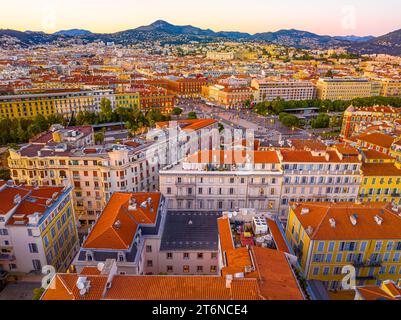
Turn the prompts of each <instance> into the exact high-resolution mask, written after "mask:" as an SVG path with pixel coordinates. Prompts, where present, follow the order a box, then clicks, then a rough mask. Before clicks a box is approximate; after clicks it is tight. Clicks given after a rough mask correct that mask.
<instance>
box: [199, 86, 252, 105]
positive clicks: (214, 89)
mask: <svg viewBox="0 0 401 320" xmlns="http://www.w3.org/2000/svg"><path fill="white" fill-rule="evenodd" d="M254 91H255V90H254V89H253V88H251V87H247V86H238V87H232V86H227V85H220V84H215V85H212V86H204V87H202V97H204V98H206V99H207V100H209V101H211V102H215V103H216V104H218V105H220V106H224V107H226V108H235V107H243V105H244V103H245V102H246V101H252V100H253V95H254Z"/></svg>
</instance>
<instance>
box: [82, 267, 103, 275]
mask: <svg viewBox="0 0 401 320" xmlns="http://www.w3.org/2000/svg"><path fill="white" fill-rule="evenodd" d="M100 273H101V271H100V270H99V269H98V268H97V267H90V266H88V267H84V268H83V269H82V271H81V275H87V276H98V275H100Z"/></svg>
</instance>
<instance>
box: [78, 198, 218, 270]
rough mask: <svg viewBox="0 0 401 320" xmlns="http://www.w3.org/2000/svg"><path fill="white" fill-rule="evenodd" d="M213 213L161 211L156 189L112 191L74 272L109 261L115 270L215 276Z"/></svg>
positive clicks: (163, 202) (164, 208)
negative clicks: (113, 264) (153, 190)
mask: <svg viewBox="0 0 401 320" xmlns="http://www.w3.org/2000/svg"><path fill="white" fill-rule="evenodd" d="M218 217H219V214H218V213H216V212H203V213H200V212H199V213H197V212H190V213H187V212H167V203H166V200H165V198H164V197H163V196H162V195H161V194H160V193H120V192H116V193H114V194H113V195H112V197H111V199H110V201H109V203H108V204H107V206H106V208H105V209H104V211H103V213H102V214H101V215H100V217H99V218H98V220H97V221H96V223H95V224H94V225H93V226H92V227H91V228H90V230H89V234H88V236H87V237H85V239H84V243H83V245H82V248H81V250H80V252H79V254H78V255H77V257H76V258H75V261H74V266H75V268H76V270H77V271H78V273H80V272H82V271H83V270H84V269H85V268H87V267H96V266H97V265H98V264H99V263H105V262H106V260H107V259H115V260H116V262H117V273H118V274H130V275H143V274H146V275H159V274H166V275H217V274H218V272H219V270H218V259H217V255H218V233H217V218H218Z"/></svg>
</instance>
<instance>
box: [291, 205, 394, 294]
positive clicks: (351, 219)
mask: <svg viewBox="0 0 401 320" xmlns="http://www.w3.org/2000/svg"><path fill="white" fill-rule="evenodd" d="M286 238H287V240H288V242H289V243H290V245H291V247H292V248H293V250H294V253H295V254H296V255H297V256H298V258H299V263H300V265H301V268H302V271H303V273H304V276H305V277H306V279H308V280H318V281H322V282H323V283H324V285H325V286H326V287H327V288H328V289H329V290H341V289H343V287H342V280H343V279H344V276H345V274H343V273H342V272H343V267H345V266H348V267H349V268H351V269H353V270H354V271H355V277H354V279H355V285H358V286H361V285H369V284H380V283H381V282H382V281H385V280H397V279H398V278H400V275H401V262H400V256H401V216H400V215H399V214H398V210H397V209H396V208H393V207H392V206H391V205H389V204H383V203H376V204H368V205H367V204H355V203H302V204H293V205H292V207H291V209H290V213H289V217H288V223H287V228H286Z"/></svg>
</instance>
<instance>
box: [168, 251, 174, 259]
mask: <svg viewBox="0 0 401 320" xmlns="http://www.w3.org/2000/svg"><path fill="white" fill-rule="evenodd" d="M167 259H169V260H171V259H173V253H172V252H167Z"/></svg>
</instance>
